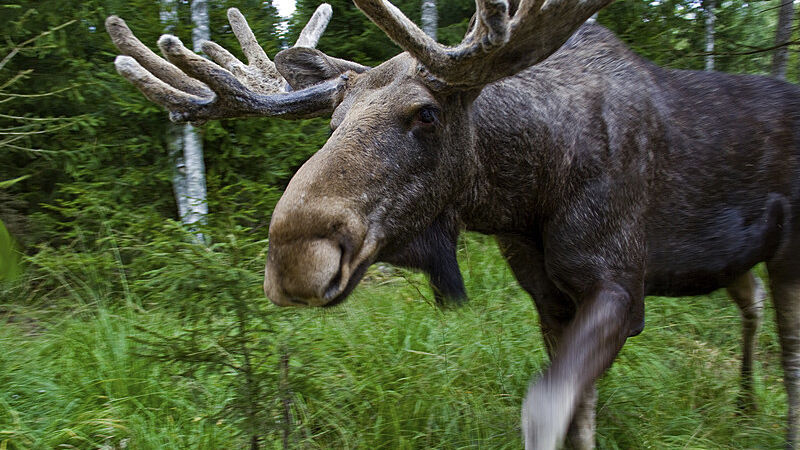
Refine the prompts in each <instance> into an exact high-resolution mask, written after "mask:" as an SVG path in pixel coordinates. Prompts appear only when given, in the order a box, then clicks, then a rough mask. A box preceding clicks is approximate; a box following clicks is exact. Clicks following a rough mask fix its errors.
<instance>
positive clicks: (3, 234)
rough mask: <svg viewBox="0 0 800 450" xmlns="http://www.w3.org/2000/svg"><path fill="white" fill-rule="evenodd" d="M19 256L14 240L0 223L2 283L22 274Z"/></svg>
mask: <svg viewBox="0 0 800 450" xmlns="http://www.w3.org/2000/svg"><path fill="white" fill-rule="evenodd" d="M20 271H21V270H20V266H19V254H18V253H17V249H16V248H15V245H14V239H13V238H12V237H11V234H9V233H8V230H6V226H5V225H4V224H3V222H2V221H0V281H11V280H15V279H17V277H19V274H20Z"/></svg>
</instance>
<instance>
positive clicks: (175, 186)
mask: <svg viewBox="0 0 800 450" xmlns="http://www.w3.org/2000/svg"><path fill="white" fill-rule="evenodd" d="M191 11H192V24H193V28H192V46H193V48H194V51H196V52H197V51H199V50H200V44H201V43H202V42H203V41H205V40H209V38H210V33H209V25H208V3H207V2H206V0H194V1H192V4H191ZM160 18H161V23H162V24H163V25H164V32H165V33H173V32H175V28H176V25H177V22H178V1H177V0H161V15H160ZM167 148H168V152H169V155H170V159H171V160H172V162H173V172H172V190H173V192H174V194H175V203H176V205H177V206H178V216H179V217H180V219H181V221H182V222H183V223H184V224H186V225H189V226H191V225H193V224H195V223H198V222H202V221H203V220H204V218H205V216H206V214H208V203H207V202H206V179H205V164H204V162H203V140H202V138H201V136H200V134H199V132H198V131H197V129H195V128H194V127H193V126H192V125H190V124H173V123H170V125H169V126H168V130H167ZM197 237H198V239H199V240H202V239H203V236H202V235H201V234H198V235H197Z"/></svg>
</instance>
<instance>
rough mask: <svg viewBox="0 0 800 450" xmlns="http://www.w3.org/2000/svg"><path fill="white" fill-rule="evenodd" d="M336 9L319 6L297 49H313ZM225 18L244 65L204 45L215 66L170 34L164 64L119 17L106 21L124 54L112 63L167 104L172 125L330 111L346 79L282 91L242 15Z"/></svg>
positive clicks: (163, 38)
mask: <svg viewBox="0 0 800 450" xmlns="http://www.w3.org/2000/svg"><path fill="white" fill-rule="evenodd" d="M331 14H332V10H331V7H330V5H328V4H325V3H323V4H322V5H320V6H319V7H318V8H317V10H316V11H315V12H314V15H313V16H312V17H311V20H309V22H308V24H307V25H306V26H305V28H304V29H303V31H302V32H301V33H300V37H299V38H298V40H297V43H296V44H295V46H305V47H312V48H313V47H315V46H316V45H317V42H318V41H319V38H320V36H322V33H323V32H324V31H325V27H327V25H328V22H329V21H330V18H331ZM228 20H229V21H230V24H231V28H232V29H233V33H234V34H235V35H236V38H237V39H238V40H239V43H240V44H241V46H242V50H243V52H244V54H245V56H246V57H247V61H248V64H247V65H245V64H244V63H242V62H241V61H239V60H238V59H237V58H236V57H235V56H233V55H232V54H231V53H229V52H228V51H227V50H225V49H224V48H222V47H221V46H219V45H217V44H215V43H213V42H210V41H206V42H203V44H202V49H203V52H205V53H206V54H207V55H208V56H209V57H210V58H211V59H212V60H213V61H215V62H216V64H215V63H214V62H212V61H209V60H207V59H205V58H203V57H201V56H199V55H197V54H196V53H194V52H192V51H190V50H189V49H187V48H186V47H185V46H184V45H183V43H181V41H180V39H178V38H177V37H175V36H172V35H168V34H167V35H163V36H161V38H160V39H159V40H158V46H159V47H160V48H161V51H162V53H164V55H165V56H166V58H167V60H169V62H167V61H165V60H164V59H162V58H160V57H159V56H158V55H156V54H155V53H153V52H152V51H151V50H150V49H149V48H147V46H145V45H144V44H142V42H141V41H140V40H139V39H137V38H136V36H134V34H133V33H132V32H131V30H130V28H128V26H127V25H126V24H125V21H123V20H122V19H120V18H119V17H117V16H110V17H109V18H108V19H106V30H107V31H108V34H109V35H110V36H111V40H112V41H113V42H114V45H116V46H117V48H118V49H119V51H120V52H121V53H122V55H120V56H117V59H116V60H115V61H114V64H115V65H116V67H117V71H118V72H119V73H120V75H122V76H123V77H125V78H126V79H128V81H130V82H131V83H133V84H134V85H135V86H136V87H137V88H138V89H139V90H140V91H142V93H143V94H144V95H145V96H146V97H147V98H149V99H150V100H152V101H153V102H155V103H158V104H160V105H162V106H164V107H165V108H166V109H167V110H168V111H169V112H170V119H171V120H172V121H174V122H202V121H205V120H209V119H221V118H230V117H245V116H281V117H287V118H305V117H315V116H319V115H323V114H325V113H327V112H330V110H331V109H332V107H333V104H334V102H335V101H336V99H337V97H338V96H339V94H340V93H341V91H342V90H343V89H344V87H345V82H346V80H345V79H344V78H338V79H333V80H330V81H326V82H324V83H320V84H318V85H315V86H311V87H309V88H307V89H303V90H300V91H295V92H284V86H286V82H285V80H284V79H283V77H281V75H280V74H279V73H278V71H277V70H276V69H275V64H274V63H273V62H272V61H270V59H269V57H268V56H267V54H266V53H264V50H263V49H262V48H261V46H260V45H258V42H257V41H256V38H255V36H254V35H253V32H252V30H251V29H250V27H249V26H248V24H247V21H246V20H245V18H244V16H243V15H242V13H241V12H239V10H238V9H236V8H231V9H229V10H228Z"/></svg>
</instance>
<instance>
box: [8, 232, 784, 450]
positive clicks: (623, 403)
mask: <svg viewBox="0 0 800 450" xmlns="http://www.w3.org/2000/svg"><path fill="white" fill-rule="evenodd" d="M459 259H460V261H461V263H462V271H463V273H464V277H465V281H466V283H467V289H468V292H469V295H470V302H469V303H468V304H467V305H466V306H465V307H462V308H459V309H455V310H447V311H441V310H439V309H437V308H436V307H435V306H434V305H433V300H432V295H431V294H430V292H429V290H428V288H427V284H426V282H425V280H424V278H423V277H421V276H419V275H415V274H408V273H405V272H391V273H389V274H387V273H386V272H385V271H379V270H376V271H373V272H370V274H369V276H368V278H367V279H366V280H365V282H364V283H362V286H361V287H360V288H359V289H357V290H356V292H355V293H354V294H353V297H352V298H351V299H350V300H348V302H347V303H346V304H345V305H343V306H342V307H338V308H335V309H333V310H304V311H301V312H300V313H298V312H297V311H287V312H283V311H281V312H278V313H275V312H274V311H271V307H269V306H264V308H270V310H269V311H267V310H264V313H265V314H267V313H268V314H270V315H274V316H275V317H276V319H275V323H274V331H273V333H274V334H273V335H272V336H271V337H270V339H277V340H278V341H280V342H281V343H282V345H283V346H284V348H285V351H286V352H287V354H288V356H289V365H288V382H289V384H288V388H289V390H290V395H291V400H292V402H291V403H292V404H291V408H292V409H291V411H292V416H293V417H292V432H291V435H290V436H289V440H288V442H289V444H290V446H292V447H295V448H320V449H328V448H386V449H412V448H414V449H417V448H443V449H451V448H452V449H456V448H491V449H495V448H498V449H502V448H520V446H521V439H520V427H519V408H520V404H521V401H522V398H523V396H524V394H525V390H526V388H527V385H528V383H529V381H530V380H531V378H532V377H533V376H535V375H536V374H537V373H539V372H540V371H541V370H543V368H544V367H545V366H546V363H547V358H546V354H545V352H544V348H543V345H542V341H541V338H540V336H539V332H538V324H537V317H536V313H535V310H534V308H533V305H532V302H531V301H530V299H529V298H528V297H527V295H526V294H525V293H524V292H522V291H521V290H520V289H519V288H518V287H517V285H516V283H515V282H514V280H513V277H512V275H511V274H510V272H509V271H508V269H507V268H506V266H505V264H504V263H503V262H502V258H501V257H500V256H499V254H498V252H497V250H496V249H495V246H494V244H493V242H492V241H491V240H490V239H487V238H482V237H474V236H472V237H469V238H467V239H465V241H464V243H462V245H461V248H460V249H459ZM87 289H89V288H87ZM90 290H91V289H90ZM73 294H74V296H75V297H76V298H83V299H84V303H85V304H84V305H83V306H82V307H81V308H76V309H75V310H73V311H72V312H71V313H68V314H66V313H63V314H57V315H56V314H52V313H48V312H47V311H46V310H44V309H43V308H38V309H23V308H21V307H18V306H14V301H13V299H4V300H3V301H2V302H0V303H2V304H4V305H5V306H4V310H5V311H6V312H5V313H3V314H2V315H0V318H3V319H2V320H3V321H2V322H0V349H2V351H1V352H0V449H18V448H19V449H21V448H58V447H59V446H61V448H69V447H70V446H72V447H73V448H135V449H162V448H176V449H178V448H181V449H183V448H187V449H188V448H192V449H194V448H208V449H215V448H231V447H240V448H241V447H245V446H247V444H248V443H247V442H246V440H245V439H244V438H242V437H238V436H239V435H238V434H237V431H236V430H235V427H234V426H233V424H230V423H228V422H226V421H225V420H220V419H219V417H220V416H219V414H218V412H219V411H220V410H221V409H222V408H223V407H224V406H225V405H226V403H227V402H228V401H229V399H230V395H229V394H230V393H229V392H228V391H227V389H226V387H225V386H227V384H226V383H225V382H224V381H225V380H223V379H222V378H224V377H225V376H227V375H226V374H224V373H223V374H220V373H215V372H210V371H205V372H204V371H202V370H198V371H197V372H195V373H194V374H193V376H192V377H186V376H182V374H180V373H178V372H177V371H176V370H175V367H173V366H172V365H171V364H169V363H164V362H159V361H156V360H152V359H148V358H143V357H140V356H138V355H139V354H140V353H141V350H142V349H141V348H138V345H140V344H137V339H136V338H137V336H139V333H140V332H139V331H137V328H136V327H135V326H134V325H137V324H139V325H141V324H146V325H147V326H148V327H149V328H151V329H154V330H156V331H161V332H164V333H167V334H168V332H169V331H170V330H174V329H175V328H176V327H178V326H179V322H180V318H179V317H175V316H174V314H172V313H170V312H169V311H168V310H163V309H150V310H145V309H142V308H139V307H136V303H137V302H136V299H135V298H133V299H128V301H126V302H120V303H114V302H105V301H104V299H103V298H102V295H98V294H91V293H86V292H84V291H81V290H73ZM209 295H213V293H209ZM110 304H115V305H117V304H119V305H123V304H125V305H127V306H107V305H110ZM772 319H773V314H772V310H771V308H768V311H767V314H766V321H765V322H766V326H765V327H764V328H763V329H762V331H761V333H760V335H759V349H758V352H757V365H756V380H757V381H756V386H755V388H756V398H757V399H758V401H759V407H760V408H759V409H758V410H757V411H756V412H755V413H754V414H751V415H747V416H745V415H742V414H740V413H739V412H738V410H737V409H736V407H735V405H736V397H737V395H738V392H739V388H738V383H739V355H740V348H739V345H740V337H739V335H740V321H739V317H738V310H737V308H736V306H735V305H734V304H733V303H732V302H731V301H729V300H728V299H727V298H726V297H725V295H724V293H722V292H718V293H714V294H712V295H710V296H705V297H694V298H680V299H672V298H650V299H648V302H647V326H646V328H645V331H644V332H643V333H642V334H641V335H640V336H638V337H635V338H632V339H630V340H629V341H628V343H627V344H626V345H625V347H624V349H623V350H622V352H621V354H620V356H619V358H618V359H617V362H616V363H615V364H614V366H613V367H612V368H611V370H610V371H609V372H608V373H607V375H606V376H605V377H604V378H603V379H602V381H601V382H600V384H599V388H600V399H599V402H598V427H597V430H598V434H597V438H598V445H599V447H600V448H619V449H638V448H658V449H662V448H748V449H749V448H777V447H780V446H781V445H782V439H783V426H784V420H785V404H786V403H785V397H784V393H783V387H782V385H781V372H780V368H779V366H780V365H779V348H778V345H777V339H776V336H775V331H774V327H773V325H772V323H771V321H772ZM139 337H141V336H139ZM275 383H278V380H275ZM276 420H279V419H276ZM269 438H270V439H269V440H267V441H266V442H263V444H264V446H265V447H267V448H281V447H282V441H281V439H280V438H279V436H277V435H275V436H273V435H269Z"/></svg>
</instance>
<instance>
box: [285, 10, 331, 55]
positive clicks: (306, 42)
mask: <svg viewBox="0 0 800 450" xmlns="http://www.w3.org/2000/svg"><path fill="white" fill-rule="evenodd" d="M332 15H333V8H331V5H329V4H327V3H323V4H321V5H319V6H318V7H317V10H316V11H314V15H312V16H311V19H309V20H308V23H306V26H305V27H303V31H301V32H300V36H299V37H298V38H297V42H295V43H294V46H295V47H309V48H314V47H316V46H317V43H318V42H319V38H320V37H322V33H324V32H325V28H327V27H328V23H329V22H330V21H331V16H332Z"/></svg>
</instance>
